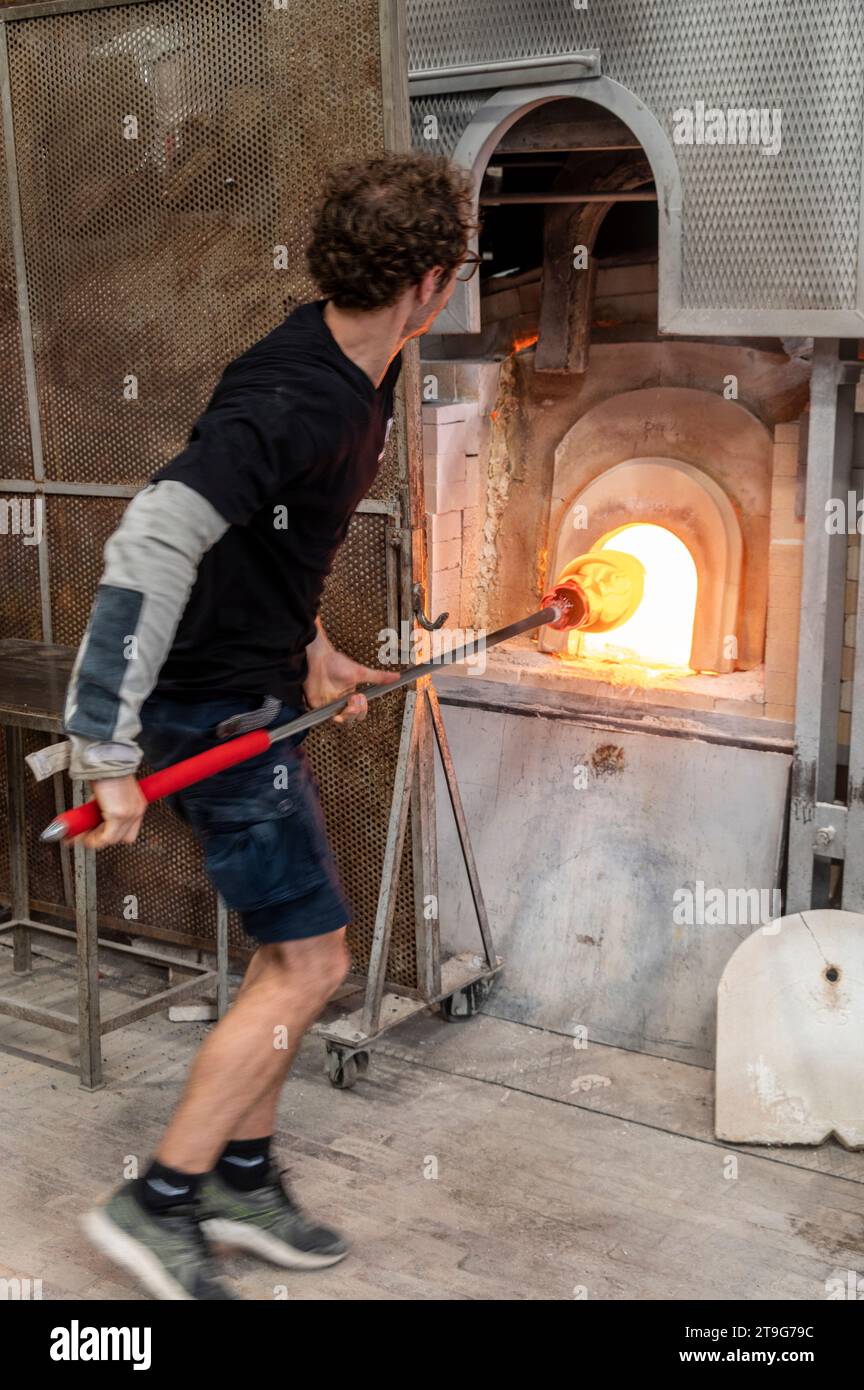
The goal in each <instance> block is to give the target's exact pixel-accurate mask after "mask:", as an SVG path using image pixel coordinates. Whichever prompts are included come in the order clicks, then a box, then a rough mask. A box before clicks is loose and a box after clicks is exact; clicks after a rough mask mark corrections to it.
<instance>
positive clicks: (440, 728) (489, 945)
mask: <svg viewBox="0 0 864 1390" xmlns="http://www.w3.org/2000/svg"><path fill="white" fill-rule="evenodd" d="M426 699H427V700H428V702H429V708H430V710H431V711H432V727H433V728H434V730H435V738H436V740H437V743H438V752H439V753H440V755H441V766H442V767H443V769H444V778H445V780H446V782H447V792H448V794H449V797H450V805H451V807H452V809H453V819H454V820H455V821H456V830H457V833H458V835H459V844H460V845H461V847H462V858H463V859H464V861H465V869H466V871H467V874H468V883H469V884H470V887H471V897H472V898H473V899H474V911H475V912H476V914H477V925H478V926H479V928H480V935H481V937H482V938H483V951H484V953H485V956H486V964H487V965H488V966H489V967H490V969H494V967H495V966H496V965H497V964H498V957H497V956H496V954H495V945H494V942H493V940H492V930H491V928H490V926H489V918H488V916H487V913H486V901H485V899H484V897H483V889H482V887H481V886H480V875H479V874H478V872H477V863H476V861H475V859H474V850H473V848H472V845H471V836H470V834H469V832H468V822H467V820H466V819H465V809H464V807H463V805H462V795H461V793H460V791H459V783H458V781H457V780H456V769H455V767H454V766H453V758H452V756H451V753H450V744H449V743H448V742H447V731H446V729H445V728H444V720H443V719H442V718H441V706H440V705H439V703H438V692H437V691H436V689H435V687H434V686H433V685H431V684H430V685H428V686H427V687H426Z"/></svg>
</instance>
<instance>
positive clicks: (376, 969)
mask: <svg viewBox="0 0 864 1390" xmlns="http://www.w3.org/2000/svg"><path fill="white" fill-rule="evenodd" d="M417 698H418V697H417V693H416V691H414V690H409V692H408V694H407V695H406V697H405V712H404V714H403V717H402V736H401V738H400V740H399V756H398V759H397V762H396V776H395V778H394V781H393V800H392V802H391V804H390V824H389V825H388V827H387V844H386V847H385V850H384V863H383V865H382V868H381V891H380V893H379V895H378V910H377V912H376V914H375V926H374V929H373V932H372V950H371V951H370V953H369V972H368V977H367V981H366V998H365V1000H364V1003H363V1031H364V1033H374V1032H377V1031H378V1025H379V1021H380V1016H381V999H382V996H383V994H384V978H385V976H386V973H387V958H388V955H389V951H390V929H391V927H392V926H393V913H394V911H395V909H396V890H397V888H398V886H399V869H400V867H401V864H402V846H403V845H404V843H405V830H406V828H407V825H408V809H409V806H410V804H411V784H412V781H413V777H414V762H415V758H416V755H417V725H418V721H417Z"/></svg>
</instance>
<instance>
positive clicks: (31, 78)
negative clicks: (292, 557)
mask: <svg viewBox="0 0 864 1390" xmlns="http://www.w3.org/2000/svg"><path fill="white" fill-rule="evenodd" d="M5 29H6V35H7V42H8V57H9V72H10V86H11V94H12V113H13V122H14V134H15V141H16V145H17V164H18V168H17V180H18V187H19V189H20V204H21V218H22V227H23V238H24V245H25V253H26V264H27V277H28V294H29V306H30V313H31V317H32V322H33V338H34V343H33V356H34V367H35V374H36V383H37V391H38V397H39V404H40V410H41V415H42V423H43V436H44V438H43V446H44V455H45V471H46V476H47V478H48V480H49V481H51V482H63V483H74V484H76V485H83V486H84V487H85V488H87V487H91V486H99V485H105V484H109V485H126V486H128V485H133V486H134V485H138V484H142V483H144V482H145V481H146V480H147V478H148V477H149V476H150V475H151V474H152V473H153V471H154V470H155V469H156V468H158V467H159V466H161V465H162V464H163V463H165V462H166V461H167V460H168V459H169V458H170V457H171V456H172V455H173V454H174V453H176V452H177V451H178V450H179V449H180V448H181V447H182V446H183V443H184V442H185V439H186V437H187V435H188V432H189V429H190V426H191V424H192V422H193V420H194V418H195V416H196V415H197V413H198V412H199V411H200V409H201V408H202V407H203V405H204V404H205V402H206V400H207V397H208V396H209V394H210V391H211V390H212V388H213V386H214V384H215V382H216V380H217V378H218V376H219V374H220V373H221V371H222V369H223V367H224V366H225V365H226V363H227V362H228V361H229V360H230V359H231V358H232V357H233V356H235V355H236V354H237V353H238V352H239V351H242V350H243V348H245V347H246V346H248V345H249V344H250V343H252V342H254V341H255V340H256V339H257V338H259V337H260V336H262V335H263V334H264V333H266V332H267V331H268V330H269V329H270V328H271V327H272V326H273V325H274V324H275V323H277V322H278V321H279V319H280V318H281V317H282V316H283V315H284V314H285V313H286V312H288V311H290V309H291V308H292V307H293V306H294V305H295V304H297V303H300V302H303V301H305V300H308V299H310V298H313V297H314V295H315V287H314V285H313V283H312V281H311V279H310V277H309V275H308V272H307V270H306V265H305V258H304V249H305V244H306V240H307V237H308V230H309V225H310V217H311V212H312V208H313V205H314V202H315V200H316V198H317V195H318V190H319V188H320V177H321V171H322V169H324V168H326V167H328V166H329V165H331V164H332V163H333V162H334V160H339V161H341V160H343V159H344V160H348V159H350V158H352V157H356V158H362V157H363V156H365V155H368V154H370V153H374V152H376V151H378V150H380V149H381V148H383V144H384V121H383V101H382V91H381V53H380V42H381V39H380V30H379V14H378V4H377V0H327V3H326V4H325V3H311V4H309V5H306V6H300V5H295V4H291V5H290V6H288V7H286V8H277V7H276V6H275V5H274V4H273V0H156V2H155V3H144V4H128V5H119V6H107V7H96V8H92V9H86V8H80V9H75V10H72V11H69V12H59V13H52V14H49V15H45V16H39V17H34V18H21V19H18V20H13V19H11V18H7V22H6V25H5ZM334 74H343V75H346V80H344V81H343V80H336V81H334ZM348 75H350V80H347V78H348ZM0 153H2V151H0ZM2 172H3V171H2V169H0V173H2ZM0 187H2V186H0ZM4 219H5V220H4ZM9 233H10V228H9V218H8V206H7V202H6V199H5V197H0V347H2V348H3V351H4V385H5V384H6V381H7V380H8V381H9V383H10V390H9V392H8V393H6V392H3V393H0V423H6V422H7V421H8V422H11V423H10V425H9V429H8V431H7V433H8V436H9V440H13V441H14V438H16V437H17V436H15V429H18V431H19V435H20V429H21V428H22V427H24V428H26V414H22V411H23V407H24V401H25V397H24V390H23V377H22V379H21V381H20V382H19V381H18V380H17V379H16V377H15V372H18V373H19V375H20V358H17V359H16V358H15V352H16V350H17V348H16V344H17V343H18V337H17V334H18V328H17V308H16V304H15V294H14V280H13V278H12V261H11V250H10V248H11V242H10V234H9ZM7 348H8V353H7ZM7 360H8V361H9V362H11V363H12V374H11V375H8V374H7V373H6V365H7ZM3 412H6V414H5V415H4V413H3ZM19 443H20V440H19ZM12 448H13V445H12V444H10V443H9V442H8V441H6V440H4V442H0V449H3V451H4V454H3V457H4V468H3V469H2V470H0V473H3V472H5V473H7V474H11V476H21V477H26V476H28V469H29V464H28V462H27V459H28V457H29V455H28V454H27V452H26V451H25V453H24V454H22V453H21V450H20V448H19V449H18V452H17V453H13V452H11V450H12ZM402 492H403V478H402V466H401V465H400V451H399V448H398V445H397V440H396V437H395V434H394V436H393V437H391V442H390V444H389V446H388V450H387V453H386V455H385V460H384V463H383V465H382V468H381V471H380V473H379V476H378V479H377V481H376V485H375V489H374V494H373V495H374V496H376V497H378V498H381V499H385V500H390V501H393V502H395V501H396V500H397V499H399V498H400V496H401V495H402ZM124 506H125V499H124V498H122V497H104V496H95V495H87V496H85V495H66V494H64V495H51V496H49V497H48V499H47V510H46V536H47V544H48V552H49V556H50V567H49V572H50V583H49V593H50V604H51V608H52V613H53V622H54V640H55V641H57V642H59V643H63V644H66V645H70V646H75V645H77V643H78V642H79V641H80V638H81V635H82V633H83V631H84V628H85V626H86V622H87V618H88V615H89V611H90V606H91V603H92V599H93V594H94V591H95V588H96V585H97V583H98V580H99V577H100V574H101V568H102V549H103V546H104V543H105V540H106V539H107V537H108V535H109V534H110V533H111V531H112V530H113V528H114V527H115V525H116V524H117V521H118V519H119V516H120V514H121V512H122V510H123V508H124ZM388 555H392V547H391V545H390V540H389V538H388V534H387V521H386V518H385V517H382V516H380V515H372V514H361V515H359V516H358V517H357V518H356V519H355V521H354V522H353V523H352V527H351V529H350V531H349V536H348V540H347V542H346V544H345V547H344V548H343V551H342V552H341V553H340V556H339V558H338V561H337V566H336V569H335V571H334V574H333V576H332V578H331V582H330V584H329V585H328V588H327V593H326V596H325V605H324V621H325V624H326V625H327V627H328V630H329V631H330V632H331V635H332V637H333V639H334V641H335V642H336V643H337V644H338V645H341V646H342V648H343V649H344V650H346V651H348V652H350V653H352V654H354V655H356V656H358V657H359V658H361V659H363V660H366V661H374V660H375V653H376V650H377V645H378V643H377V634H378V632H379V630H380V629H381V628H382V627H384V626H385V625H389V624H390V623H393V622H395V621H396V614H394V613H392V612H390V611H389V608H388V574H389V569H388ZM2 564H3V569H2V576H0V578H2V590H3V591H4V592H8V591H10V590H14V595H15V597H14V600H13V601H12V602H11V604H9V603H7V604H6V605H5V607H4V622H5V626H6V629H7V631H8V635H12V636H26V637H33V638H38V637H39V636H40V635H41V633H40V631H39V629H38V627H36V626H35V625H34V623H38V613H39V589H38V562H37V555H36V548H35V547H24V546H23V545H22V544H21V543H20V539H19V538H17V537H16V544H15V546H14V548H12V547H8V546H7V547H4V548H3V551H2ZM389 588H390V589H392V584H391V585H390V586H389ZM403 706H404V701H403V699H402V698H401V697H399V696H394V698H393V699H392V700H390V701H384V702H381V703H379V704H378V705H376V706H374V707H373V711H372V714H371V715H370V718H369V721H368V723H367V724H366V726H365V727H364V729H363V731H362V732H361V731H356V732H349V731H337V730H326V731H321V732H320V733H319V734H317V735H316V736H315V738H314V740H312V741H310V753H311V755H312V759H313V762H314V765H315V769H316V773H317V776H318V779H319V781H320V783H321V786H322V791H323V794H324V801H325V805H326V811H327V816H328V823H329V828H330V832H331V835H332V839H333V843H334V849H335V851H336V855H337V858H338V860H339V866H340V870H341V872H342V875H343V878H344V880H345V886H346V889H347V891H348V895H349V897H350V898H351V900H352V902H353V903H354V906H355V909H356V914H357V916H356V925H355V928H354V933H353V940H352V946H353V957H354V964H355V968H358V969H362V968H364V967H365V965H366V963H367V961H368V955H369V946H370V943H371V933H372V926H373V923H374V916H375V908H376V905H377V898H378V890H379V879H380V871H381V862H382V858H383V852H384V845H385V841H386V834H387V822H388V815H389V809H390V800H391V796H392V791H393V782H394V775H395V768H396V757H397V752H398V745H399V735H400V729H401V715H402V709H403ZM36 741H37V742H39V741H41V742H44V735H38V736H36ZM42 791H43V792H44V791H45V789H44V788H43V789H42ZM40 794H42V793H40ZM52 813H53V806H52V805H49V804H47V803H46V806H45V808H44V816H42V812H41V810H40V814H39V816H36V815H35V813H34V823H35V824H37V825H38V824H41V823H42V821H43V819H50V816H51V814H52ZM408 846H410V832H409V836H408V837H407V839H406V852H405V856H404V861H403V874H402V884H401V887H400V890H399V895H398V899H397V904H396V919H395V924H394V932H393V950H392V952H391V970H390V976H391V978H392V979H393V980H394V981H395V982H398V983H401V984H406V985H411V984H414V983H415V975H416V960H415V944H414V919H413V897H412V892H413V890H412V873H411V858H410V849H409V848H408ZM35 848H36V852H37V854H38V856H40V857H39V858H38V859H37V861H35V866H34V870H33V874H34V878H35V877H36V876H37V875H38V877H39V878H40V882H41V881H42V880H43V878H44V887H45V892H44V894H43V893H42V891H41V890H40V892H39V893H38V894H36V892H35V888H34V896H38V897H39V898H40V899H42V898H45V899H46V900H51V901H55V902H62V897H61V896H58V894H60V893H61V891H62V890H61V888H60V883H59V878H58V877H57V859H56V853H55V854H54V856H53V858H52V857H51V856H50V855H49V858H48V860H45V862H44V863H43V860H44V856H45V847H44V846H43V847H41V848H40V847H35ZM49 860H50V865H53V869H51V868H50V865H49ZM7 867H8V866H7ZM49 869H50V872H49ZM52 873H53V874H54V878H53V879H52V877H51V874H52ZM5 881H8V874H7V878H6V880H5ZM98 882H99V912H100V915H102V916H103V917H105V918H108V919H117V920H121V921H122V920H126V921H128V923H129V927H128V930H129V931H130V933H132V934H135V933H136V932H137V931H140V932H141V934H147V932H148V931H149V930H150V928H151V926H152V927H153V928H157V929H165V930H168V931H177V932H179V933H180V934H182V935H183V936H185V937H187V938H190V939H193V940H200V941H201V943H202V945H206V944H211V943H212V940H213V933H214V927H215V903H214V898H213V894H212V892H211V891H210V890H209V888H208V887H207V885H206V881H205V879H204V877H203V874H202V871H201V867H200V857H199V854H198V851H197V849H196V847H195V844H194V840H193V839H192V837H191V836H190V835H189V834H188V832H187V831H186V830H185V828H184V827H183V826H182V825H181V824H180V823H179V822H178V821H177V820H176V819H175V818H173V817H172V816H171V815H170V813H169V812H167V811H165V810H164V808H159V807H154V808H153V810H152V811H151V812H150V813H149V815H148V817H147V822H146V828H145V832H144V834H143V836H142V839H141V841H140V842H139V845H138V846H136V848H135V850H134V851H129V850H128V849H126V850H113V851H106V852H105V853H103V854H102V855H100V857H99V863H98ZM131 903H134V916H132V915H129V914H130V912H132V911H133V907H132V906H131V905H130V904H131ZM229 938H230V940H231V942H232V944H234V945H235V946H240V945H248V944H249V943H248V938H246V937H245V936H244V935H243V933H242V929H241V928H240V926H239V923H238V922H237V921H236V919H234V918H233V917H232V918H231V919H230V921H229Z"/></svg>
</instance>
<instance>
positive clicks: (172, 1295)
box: [81, 1185, 237, 1300]
mask: <svg viewBox="0 0 864 1390" xmlns="http://www.w3.org/2000/svg"><path fill="white" fill-rule="evenodd" d="M200 1216H201V1213H200V1209H199V1204H198V1202H197V1201H193V1202H184V1203H182V1204H181V1205H178V1206H176V1207H169V1208H168V1209H167V1210H166V1211H165V1212H159V1213H156V1212H151V1211H148V1210H147V1209H146V1207H144V1206H142V1204H141V1203H140V1202H139V1201H138V1198H137V1197H136V1196H135V1195H134V1193H133V1191H132V1190H131V1188H130V1187H129V1186H128V1185H124V1186H123V1187H121V1188H118V1190H117V1191H116V1192H115V1193H114V1196H113V1197H112V1198H111V1200H110V1201H109V1202H107V1203H106V1205H105V1206H104V1207H97V1208H96V1210H95V1211H91V1212H88V1213H87V1215H86V1216H85V1217H83V1218H82V1221H81V1224H82V1226H83V1227H84V1230H85V1231H86V1233H87V1235H88V1236H89V1237H90V1240H91V1241H92V1242H93V1244H94V1245H95V1246H96V1247H97V1249H99V1250H101V1251H102V1252H103V1254H105V1255H107V1256H108V1257H109V1259H112V1260H113V1261H114V1263H115V1264H118V1265H122V1267H123V1268H124V1269H128V1271H129V1273H130V1274H134V1275H135V1277H136V1278H137V1279H138V1280H139V1281H140V1283H142V1284H143V1285H144V1287H145V1289H146V1290H147V1292H148V1293H150V1294H152V1295H153V1297H154V1298H158V1299H162V1300H176V1299H186V1298H188V1299H208V1300H209V1299H235V1300H236V1297H237V1296H236V1294H233V1293H230V1292H229V1291H228V1289H226V1288H225V1286H224V1284H221V1283H220V1281H219V1280H218V1279H217V1278H216V1277H215V1274H214V1271H213V1256H212V1255H211V1253H210V1250H209V1248H208V1246H207V1242H206V1240H205V1239H204V1237H203V1235H202V1234H201V1226H200Z"/></svg>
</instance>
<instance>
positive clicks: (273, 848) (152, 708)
mask: <svg viewBox="0 0 864 1390" xmlns="http://www.w3.org/2000/svg"><path fill="white" fill-rule="evenodd" d="M261 704H262V700H261V698H260V697H258V696H243V695H238V696H233V697H230V698H226V699H224V700H206V701H201V702H197V701H196V702H192V701H185V700H171V699H167V698H165V697H164V696H162V695H151V696H150V698H149V699H148V700H147V701H146V703H145V704H144V706H143V708H142V710H141V725H142V727H141V734H140V740H139V741H140V744H141V747H142V748H143V750H144V755H145V757H146V759H147V761H148V762H149V763H150V765H151V767H153V768H154V770H157V771H158V770H159V769H160V768H163V767H167V766H168V764H169V763H175V762H179V761H180V759H181V758H190V757H192V756H193V755H194V754H195V753H203V752H204V750H205V749H207V748H213V747H214V746H215V745H217V744H219V743H220V742H222V740H221V739H220V738H219V737H218V736H217V734H216V726H217V725H218V724H220V723H221V722H222V720H224V719H228V718H230V717H231V716H232V715H236V714H246V713H249V712H251V711H252V710H255V709H257V708H259V707H260V705H261ZM302 713H303V711H302V710H301V709H298V708H296V707H295V706H291V705H283V706H282V708H281V709H280V711H279V713H278V714H277V715H276V716H275V718H274V719H273V720H272V721H271V724H270V725H269V726H268V727H273V728H275V727H276V726H277V725H278V724H287V723H289V722H290V721H291V720H292V719H296V718H297V716H298V715H300V714H302ZM305 737H306V735H305V733H301V734H299V735H297V736H296V738H292V739H285V740H284V741H282V742H280V743H276V744H274V745H273V747H272V748H270V749H268V750H267V751H266V752H264V753H261V754H258V755H257V756H256V757H254V758H250V759H249V760H248V761H247V762H244V763H238V764H237V765H236V767H231V768H227V769H226V771H225V772H219V773H217V774H216V776H215V777H208V778H207V779H206V781H204V782H197V783H195V785H194V786H191V787H186V788H185V789H184V790H183V791H180V792H176V793H175V794H174V795H173V796H170V797H167V798H166V800H167V802H168V805H169V806H170V807H171V808H172V810H174V811H176V812H177V814H178V815H179V816H180V817H181V818H182V819H183V820H184V821H186V823H187V824H188V825H189V826H191V828H192V829H193V830H194V832H195V834H196V835H197V837H198V840H199V841H200V843H201V847H202V849H203V851H204V867H205V869H206V871H207V877H208V878H209V879H210V882H211V883H212V884H213V887H214V888H216V889H217V890H218V891H219V892H220V893H221V894H222V897H223V899H224V900H225V902H226V903H227V905H228V907H230V908H233V909H234V910H235V911H236V912H238V913H239V915H240V919H241V921H242V923H243V928H244V930H245V931H246V932H247V933H248V935H249V936H251V937H254V938H255V940H256V941H258V942H260V943H262V944H265V943H269V942H274V941H297V940H299V939H301V938H303V937H309V936H321V935H323V934H324V933H325V932H331V931H338V930H339V928H340V927H344V926H346V925H347V924H348V923H349V922H350V921H351V916H352V914H351V908H350V906H349V904H348V902H347V901H346V899H345V895H344V892H343V889H342V885H341V883H340V881H339V874H338V871H337V869H336V864H335V862H334V859H333V852H332V850H331V848H330V845H329V842H328V839H327V830H326V827H325V824H324V816H323V813H322V810H321V799H320V796H319V792H318V784H317V782H316V780H315V777H314V774H313V772H312V769H311V767H310V766H309V759H308V755H307V753H306V750H305V749H304V748H302V747H301V746H300V745H301V744H302V742H303V739H304V738H305Z"/></svg>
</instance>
